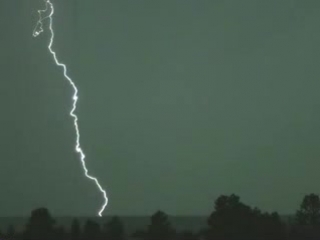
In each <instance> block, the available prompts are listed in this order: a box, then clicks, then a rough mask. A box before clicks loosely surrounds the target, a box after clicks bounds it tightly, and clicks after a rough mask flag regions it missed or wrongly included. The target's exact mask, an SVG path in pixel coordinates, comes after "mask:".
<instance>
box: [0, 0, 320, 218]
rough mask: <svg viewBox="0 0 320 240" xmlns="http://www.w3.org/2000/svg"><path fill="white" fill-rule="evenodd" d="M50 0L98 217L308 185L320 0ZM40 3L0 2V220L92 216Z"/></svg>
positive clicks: (197, 207) (252, 200)
mask: <svg viewBox="0 0 320 240" xmlns="http://www.w3.org/2000/svg"><path fill="white" fill-rule="evenodd" d="M53 2H54V4H55V8H56V15H55V16H54V29H55V32H56V41H55V45H54V49H55V50H56V51H57V53H58V56H59V58H60V60H61V61H63V62H65V63H67V65H68V67H69V74H70V76H71V77H72V78H73V79H74V81H75V82H76V84H77V86H78V87H79V90H80V100H79V104H78V114H79V117H80V121H79V123H80V131H81V134H82V135H81V137H82V138H81V142H82V147H83V148H84V151H85V152H86V155H87V164H88V168H89V169H90V173H91V174H93V175H96V176H97V177H98V178H99V180H100V182H101V183H102V185H103V186H104V187H105V188H106V189H107V191H108V195H109V198H110V201H109V205H108V208H107V210H106V212H105V214H151V213H153V212H154V211H156V210H157V209H162V210H164V211H166V212H168V213H169V214H179V215H180V214H209V213H210V211H211V210H212V208H213V201H214V200H215V198H217V197H218V196H219V195H220V194H230V193H236V194H238V195H239V196H240V197H241V198H242V200H243V201H244V202H245V203H247V204H250V205H252V206H258V207H259V208H261V209H263V210H267V211H273V210H276V211H279V212H280V213H292V212H294V211H295V210H296V209H297V208H298V205H299V203H300V201H301V199H302V197H303V195H304V194H307V193H310V192H315V193H318V192H319V189H320V185H319V180H320V177H319V176H320V175H319V169H320V161H319V159H320V148H319V146H320V137H319V136H320V112H319V111H320V108H319V105H320V97H319V89H320V81H319V76H320V67H319V65H320V60H319V57H320V47H319V46H320V45H319V43H320V32H319V22H320V2H319V1H318V0H282V1H278V0H268V1H263V0H259V1H257V0H242V1H239V0H229V1H222V0H217V1H195V0H193V1H191V0H170V1H169V0H165V1H148V0H136V1H128V0H126V1H124V0H110V1H109V0H108V1H107V0H101V1H98V0H90V1H82V0H78V1H77V2H75V1H72V0H55V1H53ZM39 8H43V2H42V1H41V0H39V1H38V0H24V1H21V0H1V2H0V33H1V38H0V43H1V45H0V56H1V57H0V104H1V105H0V107H1V118H0V121H1V122H0V128H1V137H0V153H1V164H0V183H1V204H0V215H5V216H7V215H21V214H29V212H30V211H31V210H32V209H33V208H35V207H39V206H46V207H48V208H49V209H50V210H51V211H52V212H53V213H54V214H55V215H94V214H95V213H96V211H97V209H98V208H99V207H100V206H101V204H102V198H101V196H100V193H99V192H98V191H97V189H96V187H95V186H94V184H93V183H92V182H91V181H88V180H87V179H86V178H84V177H83V172H82V169H81V166H80V163H79V160H78V158H77V155H76V154H75V153H74V150H73V145H74V136H75V135H74V129H73V125H72V119H71V118H70V117H69V115H68V113H69V110H70V107H71V99H70V96H71V94H72V89H71V87H70V86H69V85H68V83H67V81H66V80H65V79H64V78H63V75H62V70H61V68H57V67H56V66H55V65H54V62H53V60H52V56H51V55H49V53H48V51H47V49H46V47H47V44H48V34H46V33H45V34H43V35H41V36H39V37H38V38H33V37H32V30H33V27H34V24H35V21H36V20H37V12H36V11H37V9H39ZM47 33H48V32H47Z"/></svg>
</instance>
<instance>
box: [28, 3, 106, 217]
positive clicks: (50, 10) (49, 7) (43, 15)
mask: <svg viewBox="0 0 320 240" xmlns="http://www.w3.org/2000/svg"><path fill="white" fill-rule="evenodd" d="M44 1H45V6H46V7H45V9H43V10H38V13H39V20H38V21H37V24H36V26H35V28H34V30H33V36H34V37H37V36H39V35H40V34H41V33H42V32H43V31H44V29H43V28H44V26H43V21H44V20H48V21H49V32H50V41H49V45H48V49H49V52H50V53H51V54H52V56H53V59H54V61H55V63H56V65H57V66H59V67H62V69H63V75H64V77H65V78H66V80H67V81H68V82H69V83H70V85H71V87H72V88H73V91H74V92H73V96H72V101H73V102H72V109H71V111H70V116H71V117H72V118H73V123H74V129H75V132H76V144H75V150H76V152H77V153H78V154H79V157H80V161H81V164H82V168H83V171H84V175H85V176H86V177H87V178H88V179H90V180H92V181H94V183H95V184H96V186H97V187H98V189H99V191H100V192H101V193H102V195H103V198H104V203H103V205H102V207H101V208H100V210H99V212H98V215H99V216H100V217H101V216H102V212H103V211H104V209H105V208H106V206H107V204H108V197H107V193H106V191H105V190H104V189H103V188H102V187H101V185H100V183H99V181H98V179H97V178H96V177H93V176H91V175H89V174H88V169H87V167H86V162H85V157H86V156H85V154H84V152H83V150H82V148H81V146H80V132H79V125H78V116H77V115H76V114H75V110H76V108H77V101H78V88H77V87H76V85H75V83H74V82H73V80H72V79H71V78H70V77H69V76H68V75H67V66H66V65H65V64H63V63H61V62H59V61H58V58H57V54H56V52H55V51H53V50H52V44H53V40H54V31H53V27H52V22H53V14H54V6H53V4H52V2H51V1H50V0H44Z"/></svg>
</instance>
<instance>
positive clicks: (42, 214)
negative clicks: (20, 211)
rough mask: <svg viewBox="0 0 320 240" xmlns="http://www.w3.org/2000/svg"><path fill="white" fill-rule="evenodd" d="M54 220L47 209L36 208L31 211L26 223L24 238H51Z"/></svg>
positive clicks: (37, 239)
mask: <svg viewBox="0 0 320 240" xmlns="http://www.w3.org/2000/svg"><path fill="white" fill-rule="evenodd" d="M54 225H55V220H54V219H53V218H52V217H51V215H50V213H49V211H48V209H46V208H38V209H35V210H33V211H32V212H31V217H30V218H29V221H28V223H27V225H26V229H25V232H24V239H26V240H51V239H53V237H54V236H53V235H54Z"/></svg>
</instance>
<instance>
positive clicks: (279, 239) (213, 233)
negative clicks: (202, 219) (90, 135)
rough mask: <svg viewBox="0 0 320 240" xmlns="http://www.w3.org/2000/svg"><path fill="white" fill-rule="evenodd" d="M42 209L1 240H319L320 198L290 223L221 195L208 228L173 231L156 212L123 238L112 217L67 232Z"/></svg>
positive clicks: (310, 198) (312, 198)
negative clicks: (20, 228) (144, 225)
mask: <svg viewBox="0 0 320 240" xmlns="http://www.w3.org/2000/svg"><path fill="white" fill-rule="evenodd" d="M56 224H57V223H56V221H55V220H54V218H53V217H52V216H51V214H50V213H49V211H48V209H46V208H38V209H35V210H33V211H32V212H31V216H30V217H29V219H28V222H27V224H26V225H25V228H24V230H23V231H21V232H16V231H15V229H14V227H13V226H10V227H9V228H8V229H7V231H6V232H5V233H0V239H3V240H5V239H8V240H9V239H10V240H11V239H12V240H14V239H17V240H129V239H136V240H202V239H203V240H305V239H308V240H316V239H317V240H319V239H320V198H319V196H318V195H316V194H314V193H311V194H309V195H306V196H304V198H303V200H302V202H301V204H300V207H299V209H298V210H297V212H296V213H295V216H294V218H293V221H291V222H287V221H283V220H282V219H281V218H280V216H279V214H278V213H277V212H272V213H268V212H261V210H259V209H258V208H251V207H250V206H248V205H246V204H244V203H242V202H241V201H240V197H239V196H237V195H234V194H231V195H230V196H226V195H221V196H220V197H218V198H217V199H216V201H215V202H214V210H213V212H212V213H211V214H210V215H209V216H208V218H207V226H206V227H205V228H204V229H202V230H200V231H198V232H192V231H187V230H186V231H182V232H178V231H176V230H175V229H174V227H173V226H172V224H171V223H170V220H169V216H168V215H167V214H166V213H164V212H162V211H157V212H156V213H154V214H153V215H152V216H151V217H150V223H149V225H148V226H147V227H146V229H137V231H136V232H134V233H133V234H130V235H127V234H126V232H125V228H124V225H123V223H122V221H121V219H120V218H119V217H117V216H114V217H112V219H111V220H109V221H108V222H106V223H104V224H102V225H101V224H98V223H97V222H95V221H93V220H89V219H88V220H87V221H86V222H85V223H84V224H83V226H81V224H80V222H79V221H78V220H77V219H76V218H75V219H74V220H73V222H72V224H71V227H70V228H69V229H66V228H64V227H63V226H56Z"/></svg>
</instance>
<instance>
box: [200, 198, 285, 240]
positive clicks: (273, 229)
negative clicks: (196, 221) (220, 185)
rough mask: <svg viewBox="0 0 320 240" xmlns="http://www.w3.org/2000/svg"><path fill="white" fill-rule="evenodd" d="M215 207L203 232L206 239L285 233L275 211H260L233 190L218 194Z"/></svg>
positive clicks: (238, 239) (236, 239)
mask: <svg viewBox="0 0 320 240" xmlns="http://www.w3.org/2000/svg"><path fill="white" fill-rule="evenodd" d="M214 209H215V210H214V212H213V213H212V214H211V215H210V217H209V218H208V225H209V229H208V230H207V231H206V232H205V235H206V239H208V240H213V239H214V240H216V239H219V240H242V239H247V240H253V239H259V240H262V239H269V240H273V239H275V240H278V239H282V238H283V237H284V236H285V234H284V228H283V226H282V223H281V221H280V218H279V216H278V214H277V213H273V214H271V215H270V214H268V213H264V214H262V213H261V211H260V210H259V209H257V208H254V209H252V208H251V207H249V206H247V205H245V204H243V203H242V202H240V197H238V196H236V195H234V194H232V195H230V196H224V195H222V196H220V197H219V198H218V199H217V200H216V201H215V207H214Z"/></svg>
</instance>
